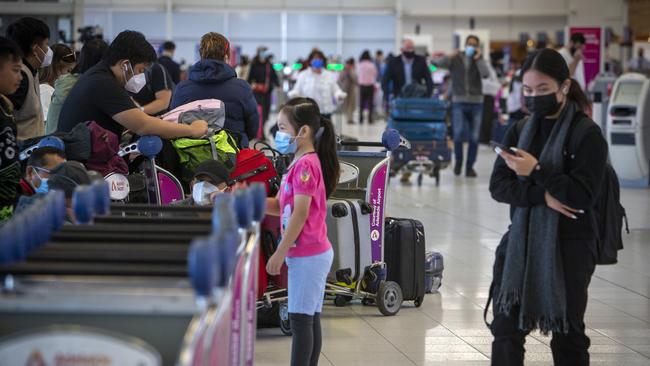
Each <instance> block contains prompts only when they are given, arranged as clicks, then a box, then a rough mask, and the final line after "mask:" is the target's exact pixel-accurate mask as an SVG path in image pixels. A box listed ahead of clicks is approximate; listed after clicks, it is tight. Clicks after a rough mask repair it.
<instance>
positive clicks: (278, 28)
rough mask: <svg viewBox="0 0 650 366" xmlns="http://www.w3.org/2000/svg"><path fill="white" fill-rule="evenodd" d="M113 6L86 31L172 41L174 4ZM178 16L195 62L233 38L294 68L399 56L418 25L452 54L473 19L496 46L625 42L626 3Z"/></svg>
mask: <svg viewBox="0 0 650 366" xmlns="http://www.w3.org/2000/svg"><path fill="white" fill-rule="evenodd" d="M107 2H108V1H107V0H85V2H84V3H85V9H86V12H85V19H84V22H85V24H88V25H95V24H99V25H101V26H103V28H104V30H105V33H106V36H107V38H109V39H110V38H112V37H113V36H115V35H116V34H117V33H118V32H119V31H121V30H123V29H126V28H129V29H136V30H140V31H142V32H143V33H145V35H146V36H147V37H149V38H151V39H152V40H155V41H160V40H163V39H165V38H166V37H165V36H166V34H167V27H166V26H167V24H166V17H165V6H166V0H111V1H110V5H109V6H107V5H106V4H107ZM172 11H173V13H172V17H171V19H172V24H171V30H172V32H171V34H172V39H173V40H174V41H175V42H176V43H177V44H178V54H179V56H180V57H183V58H185V59H187V60H188V61H190V62H191V61H194V58H195V48H196V44H197V43H198V40H199V37H200V36H201V35H202V34H204V33H206V32H208V31H217V32H222V33H225V35H226V36H228V37H229V38H230V39H231V41H232V42H233V44H235V45H239V46H241V47H242V48H243V52H244V53H245V54H251V53H253V52H254V50H255V48H256V47H257V46H258V45H260V44H265V45H267V46H269V47H270V49H271V51H272V52H273V53H274V54H275V55H276V59H278V60H279V59H281V58H282V56H283V55H286V56H287V58H288V60H290V61H293V60H294V59H296V58H297V57H299V56H304V55H306V53H307V52H308V51H309V50H310V49H311V48H312V47H314V46H316V45H318V46H319V47H320V48H322V49H323V50H324V51H325V52H326V53H328V54H335V53H336V54H338V53H342V56H343V57H350V56H358V54H359V52H361V51H362V50H363V49H365V48H368V49H371V50H375V49H378V48H381V49H384V50H386V51H390V50H396V49H397V48H398V46H397V45H398V43H399V40H400V38H401V34H402V33H414V29H415V25H416V24H420V29H421V33H422V34H432V35H433V37H434V49H436V50H441V51H450V50H451V49H452V46H453V31H454V30H455V29H466V28H469V19H470V17H474V19H475V27H476V28H479V29H489V30H490V38H491V39H492V40H518V39H519V34H520V33H522V32H525V33H528V34H529V35H530V36H531V37H532V38H536V36H537V33H538V32H546V33H547V34H548V36H549V37H550V38H551V39H554V38H555V33H556V31H558V30H561V29H564V27H566V26H567V25H581V26H585V25H603V26H611V27H612V28H613V29H614V31H615V32H616V33H619V34H620V33H621V32H622V28H623V24H624V14H625V12H626V6H625V0H543V1H540V0H427V1H424V0H354V1H349V0H172ZM283 13H284V14H286V19H287V24H286V36H287V37H286V39H283V37H282V35H283V33H282V29H283V23H282V19H283V16H282V14H283ZM341 29H342V31H343V33H342V34H339V33H340V30H341Z"/></svg>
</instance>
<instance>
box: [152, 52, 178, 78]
mask: <svg viewBox="0 0 650 366" xmlns="http://www.w3.org/2000/svg"><path fill="white" fill-rule="evenodd" d="M158 63H159V64H161V65H163V66H164V67H165V69H166V70H167V72H168V73H169V76H170V77H171V78H172V81H173V82H174V84H178V83H180V82H181V65H179V64H177V63H176V61H174V60H172V59H171V58H170V57H169V56H160V58H158Z"/></svg>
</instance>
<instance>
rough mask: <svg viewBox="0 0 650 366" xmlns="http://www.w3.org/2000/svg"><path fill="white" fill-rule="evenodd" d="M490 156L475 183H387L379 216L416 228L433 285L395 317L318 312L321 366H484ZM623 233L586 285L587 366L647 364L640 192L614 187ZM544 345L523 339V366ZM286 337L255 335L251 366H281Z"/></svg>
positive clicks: (501, 211)
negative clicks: (440, 261)
mask: <svg viewBox="0 0 650 366" xmlns="http://www.w3.org/2000/svg"><path fill="white" fill-rule="evenodd" d="M345 129H346V130H345V132H346V134H348V135H353V136H362V137H373V138H375V139H376V138H377V136H379V134H380V133H381V126H372V127H368V126H363V127H362V128H358V127H357V126H352V127H350V126H345ZM493 160H494V155H493V154H492V152H491V151H489V150H488V149H486V148H483V149H482V150H481V153H480V157H479V164H478V167H477V170H478V173H479V178H478V179H476V180H467V179H464V178H456V177H454V176H453V175H452V173H451V171H450V170H449V169H448V170H446V171H444V173H443V178H442V182H441V185H440V187H435V185H434V182H433V180H431V179H426V178H425V181H424V184H423V186H422V187H417V186H415V185H413V186H403V185H400V184H399V182H398V181H397V180H393V181H391V187H390V190H389V192H388V205H387V213H388V215H391V216H402V217H413V218H416V219H419V220H421V221H422V222H423V223H424V226H425V230H426V241H427V248H428V249H437V250H439V251H441V252H442V253H443V255H444V257H445V272H444V279H443V286H442V288H441V290H440V293H438V294H431V295H427V296H426V298H425V301H424V304H423V305H422V307H421V308H419V309H416V308H414V307H413V305H412V303H405V304H404V306H403V308H402V310H401V311H400V313H399V314H398V315H397V316H395V317H384V316H382V315H380V314H379V312H378V311H377V309H376V308H374V307H363V306H362V305H361V304H360V303H352V304H351V305H350V306H347V307H344V308H336V307H334V306H333V305H332V304H331V302H330V303H329V304H326V308H325V309H324V311H323V333H324V340H323V343H324V346H323V352H322V355H321V360H320V364H321V365H334V366H339V365H345V366H348V365H372V366H379V365H450V366H453V365H474V366H478V365H489V363H490V362H489V358H490V342H491V340H492V338H491V335H490V332H489V331H488V329H487V328H486V326H485V324H484V323H483V307H484V305H485V301H486V299H487V292H488V288H489V286H490V281H491V271H492V261H493V255H494V254H493V253H494V249H495V248H496V246H497V244H498V242H499V239H500V236H501V234H502V233H503V231H504V230H505V229H506V227H507V225H508V222H509V220H508V208H507V207H506V206H504V205H499V204H497V203H496V202H494V201H493V200H492V199H491V198H490V194H489V192H488V177H489V174H490V171H491V164H492V162H493ZM622 196H623V198H622V199H623V204H624V205H625V207H626V208H627V210H628V215H629V219H630V228H631V230H632V233H631V235H629V236H626V237H625V245H626V248H625V250H623V251H622V252H620V253H619V260H620V261H619V264H617V265H614V266H599V267H598V268H597V270H596V273H595V275H594V277H593V280H592V283H591V286H590V288H589V294H590V300H589V305H588V309H587V326H588V328H589V330H588V335H589V336H590V337H591V341H592V346H591V349H590V351H591V361H592V362H591V363H592V364H593V365H617V366H618V365H625V366H633V365H646V366H647V365H650V265H649V264H648V263H650V189H648V190H625V189H624V190H623V192H622ZM549 341H550V339H549V338H547V337H543V336H541V335H533V336H531V337H529V339H528V342H527V345H526V350H527V353H526V365H552V357H551V353H550V348H549V346H548V344H549ZM290 345H291V339H290V338H289V337H285V336H282V335H281V334H280V331H279V329H265V330H260V331H259V332H258V338H257V343H256V347H257V349H256V361H255V364H256V365H288V364H289V359H290V348H291V346H290Z"/></svg>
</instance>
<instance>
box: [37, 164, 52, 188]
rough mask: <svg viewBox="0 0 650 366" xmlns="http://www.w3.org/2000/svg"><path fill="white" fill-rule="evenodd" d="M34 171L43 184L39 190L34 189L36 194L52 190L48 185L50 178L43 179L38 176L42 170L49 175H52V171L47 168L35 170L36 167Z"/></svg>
mask: <svg viewBox="0 0 650 366" xmlns="http://www.w3.org/2000/svg"><path fill="white" fill-rule="evenodd" d="M33 169H34V174H36V176H37V177H38V180H39V181H40V182H41V184H40V185H39V186H38V188H34V192H36V193H47V192H48V191H49V190H50V188H49V186H48V183H47V181H48V179H49V178H43V177H41V175H40V174H38V171H39V170H42V171H44V172H47V173H50V171H49V170H47V169H45V168H35V167H34V168H33Z"/></svg>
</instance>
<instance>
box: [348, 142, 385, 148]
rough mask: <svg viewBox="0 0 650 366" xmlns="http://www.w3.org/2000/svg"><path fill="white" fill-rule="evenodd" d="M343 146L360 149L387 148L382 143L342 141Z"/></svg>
mask: <svg viewBox="0 0 650 366" xmlns="http://www.w3.org/2000/svg"><path fill="white" fill-rule="evenodd" d="M339 145H341V146H358V147H385V146H384V144H382V143H381V142H373V141H340V142H339Z"/></svg>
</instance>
